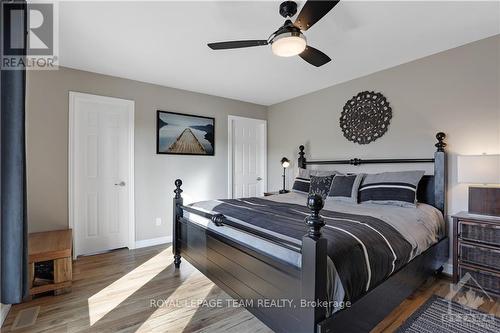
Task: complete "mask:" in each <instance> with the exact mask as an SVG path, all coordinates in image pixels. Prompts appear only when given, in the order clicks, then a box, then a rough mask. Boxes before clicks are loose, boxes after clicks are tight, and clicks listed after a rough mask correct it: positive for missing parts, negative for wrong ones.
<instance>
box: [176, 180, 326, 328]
mask: <svg viewBox="0 0 500 333" xmlns="http://www.w3.org/2000/svg"><path fill="white" fill-rule="evenodd" d="M175 185H176V190H175V193H176V197H175V198H174V221H173V222H174V237H173V246H172V249H173V253H174V263H175V267H177V268H179V266H180V263H181V255H182V257H183V258H185V259H186V260H188V261H189V262H190V263H191V264H192V265H193V266H194V267H196V268H197V269H198V270H199V271H200V272H202V273H203V274H205V276H207V277H208V278H209V279H210V280H212V281H213V282H214V283H215V284H216V285H217V286H219V287H220V288H221V289H223V290H224V291H225V292H226V293H228V294H229V295H230V296H232V297H233V298H234V299H235V302H237V305H238V306H239V305H244V306H245V308H246V309H247V310H249V311H250V312H251V313H252V314H254V315H255V316H256V317H257V318H259V319H260V320H261V321H262V322H264V323H265V324H266V325H268V326H269V327H270V328H272V329H273V330H274V331H276V332H288V333H289V332H314V331H315V325H316V323H319V322H320V321H322V320H324V319H325V317H326V308H325V307H314V306H301V305H304V302H305V300H307V301H309V304H311V303H312V302H314V301H326V296H327V292H326V282H325V277H326V268H327V252H326V245H327V242H326V239H324V238H322V237H321V232H320V230H321V227H322V226H324V222H323V220H322V219H321V217H320V216H319V211H320V210H321V209H322V208H323V200H322V198H321V197H320V196H313V197H311V198H310V202H309V208H311V210H312V214H311V216H309V217H308V218H307V219H306V222H307V224H308V226H309V229H310V231H309V233H308V234H307V235H305V236H304V238H303V240H302V242H303V244H302V249H301V250H298V251H301V254H302V256H301V257H302V268H298V267H296V266H294V265H291V264H288V263H286V262H282V261H279V260H276V259H275V258H273V257H271V256H269V255H266V254H264V253H260V252H258V251H255V250H253V249H251V248H249V247H247V246H245V245H244V244H240V243H238V242H235V241H232V240H230V239H228V238H226V237H224V236H221V235H220V234H217V233H215V232H213V231H211V230H209V229H206V228H203V227H202V226H200V225H198V224H196V223H192V222H190V221H189V220H187V219H185V218H184V217H183V210H184V209H186V210H189V212H190V213H198V214H199V215H201V216H203V217H206V218H209V219H211V220H212V221H213V222H214V223H216V224H220V225H222V224H225V223H230V221H226V220H225V218H224V216H223V215H221V214H216V215H212V214H208V213H205V212H202V211H198V212H196V209H194V208H192V207H186V206H183V205H182V197H181V193H182V190H181V188H180V187H181V185H182V182H181V181H180V180H177V181H176V183H175ZM261 236H262V237H272V236H265V235H261ZM268 241H271V242H277V240H275V239H268ZM285 245H286V244H285ZM303 300H304V301H303Z"/></svg>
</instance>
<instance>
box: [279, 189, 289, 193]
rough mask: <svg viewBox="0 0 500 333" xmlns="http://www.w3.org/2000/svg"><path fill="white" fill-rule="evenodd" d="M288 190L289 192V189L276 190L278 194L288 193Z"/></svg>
mask: <svg viewBox="0 0 500 333" xmlns="http://www.w3.org/2000/svg"><path fill="white" fill-rule="evenodd" d="M288 192H290V191H288V190H279V192H278V193H279V194H285V193H288Z"/></svg>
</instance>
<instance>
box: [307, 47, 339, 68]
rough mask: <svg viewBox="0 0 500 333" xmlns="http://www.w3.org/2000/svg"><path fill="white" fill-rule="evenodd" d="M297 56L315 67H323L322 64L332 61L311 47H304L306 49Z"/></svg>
mask: <svg viewBox="0 0 500 333" xmlns="http://www.w3.org/2000/svg"><path fill="white" fill-rule="evenodd" d="M299 56H300V57H301V58H302V59H304V60H305V61H307V62H308V63H310V64H311V65H313V66H316V67H320V66H323V65H324V64H326V63H327V62H329V61H330V60H332V59H330V57H329V56H327V55H326V54H324V53H323V52H321V51H320V50H318V49H315V48H314V47H311V46H306V49H305V50H304V51H302V53H300V54H299Z"/></svg>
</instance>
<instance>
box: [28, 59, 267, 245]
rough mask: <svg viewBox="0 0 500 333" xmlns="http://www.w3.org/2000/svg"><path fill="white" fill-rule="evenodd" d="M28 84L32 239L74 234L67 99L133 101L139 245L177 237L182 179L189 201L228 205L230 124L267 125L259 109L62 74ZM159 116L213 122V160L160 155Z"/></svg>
mask: <svg viewBox="0 0 500 333" xmlns="http://www.w3.org/2000/svg"><path fill="white" fill-rule="evenodd" d="M186 75H189V73H186ZM27 80H28V81H27V86H28V91H27V101H26V103H27V155H28V169H27V172H28V221H29V231H30V232H37V231H46V230H54V229H61V228H67V227H68V93H69V91H77V92H83V93H89V94H96V95H104V96H110V97H117V98H124V99H130V100H133V101H135V219H136V240H147V239H153V238H158V237H166V236H170V235H171V229H172V227H171V219H172V200H171V199H172V197H173V192H172V191H173V190H174V188H175V187H174V185H173V184H174V180H175V179H176V178H182V179H183V181H184V183H185V185H184V186H183V188H184V191H185V192H184V196H185V197H186V199H187V200H188V201H194V200H204V199H209V198H224V197H226V196H227V172H228V170H227V123H228V121H227V116H228V115H236V116H244V117H250V118H258V119H266V117H267V112H266V111H267V110H266V107H264V106H260V105H256V104H250V103H245V102H240V101H235V100H230V99H226V98H220V97H215V96H210V95H205V94H199V93H194V92H189V91H185V90H179V89H172V88H167V87H162V86H158V85H153V84H147V83H143V82H138V81H132V80H127V79H121V78H116V77H111V76H106V75H100V74H96V73H90V72H84V71H79V70H74V69H69V68H63V67H61V68H60V69H59V70H57V71H28V76H27ZM157 109H160V110H165V111H174V112H182V113H190V114H198V115H203V116H210V117H215V133H216V137H215V141H216V142H215V156H202V157H200V156H176V155H157V154H156V110H157ZM157 217H160V218H161V219H162V224H161V225H160V226H156V223H155V219H156V218H157Z"/></svg>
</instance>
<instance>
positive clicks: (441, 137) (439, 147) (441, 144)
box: [435, 132, 446, 151]
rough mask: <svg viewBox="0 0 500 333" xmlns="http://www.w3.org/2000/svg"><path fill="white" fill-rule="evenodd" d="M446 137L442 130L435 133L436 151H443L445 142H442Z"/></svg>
mask: <svg viewBox="0 0 500 333" xmlns="http://www.w3.org/2000/svg"><path fill="white" fill-rule="evenodd" d="M445 138H446V134H444V133H443V132H438V133H437V134H436V139H437V140H438V142H437V143H436V144H435V146H436V148H437V151H444V147H446V143H445V142H444V139H445Z"/></svg>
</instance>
